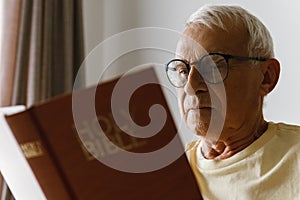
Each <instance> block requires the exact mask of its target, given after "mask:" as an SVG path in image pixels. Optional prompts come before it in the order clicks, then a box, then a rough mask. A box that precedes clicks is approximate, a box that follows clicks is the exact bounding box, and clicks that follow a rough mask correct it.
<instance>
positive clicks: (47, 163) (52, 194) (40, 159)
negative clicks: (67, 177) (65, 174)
mask: <svg viewBox="0 0 300 200" xmlns="http://www.w3.org/2000/svg"><path fill="white" fill-rule="evenodd" d="M31 111H32V109H29V110H27V111H25V112H21V113H18V114H15V115H11V116H6V121H7V123H8V125H9V126H10V128H11V131H12V132H13V134H14V136H15V138H16V140H17V142H18V144H19V146H20V148H21V150H22V152H23V154H24V156H25V157H26V159H27V161H28V163H29V165H30V167H31V169H32V171H33V173H34V175H35V177H36V179H37V181H38V182H39V184H40V186H41V188H42V190H43V192H44V194H45V196H46V198H47V199H48V200H52V199H53V200H68V199H72V198H71V195H70V192H68V190H67V189H66V187H65V184H64V182H63V180H62V178H61V176H60V174H59V171H58V168H57V166H56V164H55V162H54V161H53V159H52V158H51V156H50V154H49V150H48V149H47V145H46V144H47V143H46V141H44V140H43V137H42V135H41V134H42V133H40V131H39V128H38V125H37V124H36V122H35V121H34V119H33V118H32V117H31V114H30V112H31Z"/></svg>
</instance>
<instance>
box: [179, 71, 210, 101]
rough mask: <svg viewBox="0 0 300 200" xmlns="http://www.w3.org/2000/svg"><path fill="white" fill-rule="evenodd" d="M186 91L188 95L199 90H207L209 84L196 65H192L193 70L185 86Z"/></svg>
mask: <svg viewBox="0 0 300 200" xmlns="http://www.w3.org/2000/svg"><path fill="white" fill-rule="evenodd" d="M184 90H185V93H186V94H188V95H195V94H197V93H199V92H207V91H208V88H207V85H206V83H205V81H204V79H203V77H202V76H201V74H200V72H199V71H198V70H197V68H195V67H194V66H191V70H190V73H189V76H188V80H187V83H186V84H185V86H184Z"/></svg>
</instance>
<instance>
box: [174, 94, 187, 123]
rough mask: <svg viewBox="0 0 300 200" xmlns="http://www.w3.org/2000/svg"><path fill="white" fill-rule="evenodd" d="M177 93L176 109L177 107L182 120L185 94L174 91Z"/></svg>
mask: <svg viewBox="0 0 300 200" xmlns="http://www.w3.org/2000/svg"><path fill="white" fill-rule="evenodd" d="M176 91H177V101H178V107H179V112H180V115H181V117H182V118H184V113H185V112H184V99H185V97H186V95H185V92H184V91H183V89H179V88H178V89H176Z"/></svg>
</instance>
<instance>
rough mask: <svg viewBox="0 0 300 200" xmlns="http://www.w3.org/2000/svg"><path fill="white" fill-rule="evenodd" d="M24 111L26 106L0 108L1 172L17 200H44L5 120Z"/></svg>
mask: <svg viewBox="0 0 300 200" xmlns="http://www.w3.org/2000/svg"><path fill="white" fill-rule="evenodd" d="M24 109H25V106H11V107H3V108H0V170H1V173H2V175H3V177H4V179H5V181H6V183H7V184H8V186H9V188H10V190H11V192H12V193H13V195H14V197H15V198H16V199H17V200H18V199H21V200H23V199H25V200H27V199H28V200H35V199H36V200H43V199H46V198H45V196H44V193H43V192H42V189H41V188H40V186H39V184H38V182H37V180H36V178H35V176H34V174H33V172H32V171H31V169H30V167H29V165H28V163H27V161H26V159H25V157H24V156H23V153H22V151H21V150H20V148H19V145H18V143H17V141H16V140H15V138H14V136H13V134H12V132H11V131H10V128H9V127H8V125H7V123H6V120H5V118H4V115H9V114H13V113H17V112H20V111H23V110H24Z"/></svg>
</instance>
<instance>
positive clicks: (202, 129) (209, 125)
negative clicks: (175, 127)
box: [186, 115, 224, 140]
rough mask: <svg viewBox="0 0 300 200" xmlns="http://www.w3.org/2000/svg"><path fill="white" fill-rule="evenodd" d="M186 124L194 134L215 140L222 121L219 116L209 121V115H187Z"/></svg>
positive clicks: (219, 133) (218, 135)
mask: <svg viewBox="0 0 300 200" xmlns="http://www.w3.org/2000/svg"><path fill="white" fill-rule="evenodd" d="M186 124H187V127H188V128H189V129H190V130H191V131H192V132H193V133H194V134H196V135H198V136H203V137H206V138H211V139H214V140H217V139H219V137H220V135H221V133H222V131H223V125H224V121H222V118H219V117H217V118H216V119H215V120H213V121H211V118H210V116H209V117H197V116H195V115H188V116H187V118H186Z"/></svg>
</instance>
